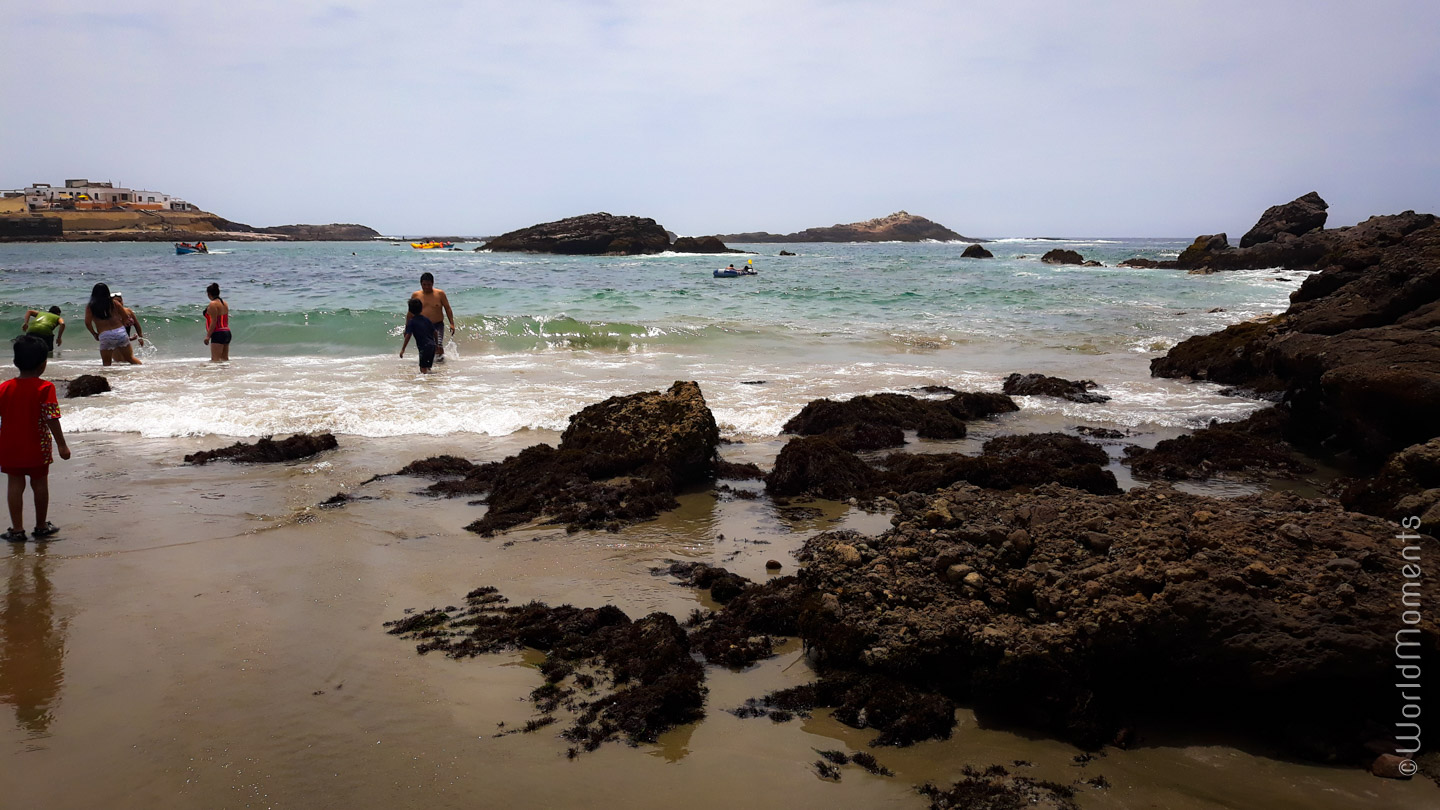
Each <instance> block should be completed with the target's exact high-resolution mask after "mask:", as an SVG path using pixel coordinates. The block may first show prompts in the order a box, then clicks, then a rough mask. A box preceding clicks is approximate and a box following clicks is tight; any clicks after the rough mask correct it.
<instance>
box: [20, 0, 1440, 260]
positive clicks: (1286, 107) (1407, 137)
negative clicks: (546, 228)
mask: <svg viewBox="0 0 1440 810" xmlns="http://www.w3.org/2000/svg"><path fill="white" fill-rule="evenodd" d="M1436 41H1440V6H1437V5H1436V4H1434V3H1423V2H1418V0H1395V1H1394V2H1381V3H1378V4H1366V5H1364V6H1361V5H1358V4H1349V3H1342V2H1305V3H1302V2H1276V3H1269V4H1265V5H1264V6H1263V7H1255V6H1253V5H1252V4H1248V3H1239V2H1218V3H1208V4H1198V3H1195V4H1178V5H1177V4H1163V5H1162V4H1153V3H1143V2H1119V3H1111V4H1106V5H1105V6H1104V7H1103V8H1088V7H1082V6H1071V5H1068V4H1064V5H1062V4H1055V3H1043V2H1028V3H1027V2H1018V3H998V2H986V3H973V4H965V5H964V6H961V5H959V4H949V3H942V2H913V3H906V4H901V5H880V4H869V3H863V2H847V1H846V0H806V1H805V2H797V3H791V4H785V5H784V6H783V7H780V6H773V5H772V4H768V3H760V2H750V0H744V1H742V2H736V3H732V4H728V5H726V6H724V7H703V8H701V7H691V6H687V5H683V4H672V3H664V2H659V1H658V0H654V1H652V0H645V1H644V2H640V1H638V0H617V1H616V2H537V3H532V4H525V5H523V6H518V5H510V4H498V3H469V2H458V1H457V0H449V1H447V2H437V3H433V4H428V5H427V6H426V7H425V8H424V9H423V10H420V9H415V8H409V7H399V6H394V5H393V4H385V3H380V2H377V1H376V0H355V1H354V2H334V3H307V2H295V3H281V2H276V1H275V0H261V2H256V3H250V4H245V6H244V7H243V8H240V7H211V6H199V5H195V6H190V5H186V6H176V5H173V4H168V3H163V4H162V3H160V2H158V0H136V2H132V3H128V4H126V5H125V6H124V7H123V10H121V9H120V8H119V7H116V6H115V5H114V4H112V3H102V2H99V0H57V1H56V2H51V3H47V4H45V5H44V6H43V7H40V6H36V7H20V6H19V5H18V4H9V5H8V6H7V7H5V8H4V9H0V47H4V48H5V49H6V50H7V52H9V53H11V54H15V55H21V54H26V55H27V56H25V57H24V59H23V61H24V62H25V63H26V65H27V69H26V70H25V71H24V72H23V74H22V72H21V71H19V70H15V69H13V67H12V69H11V70H9V71H5V72H0V102H3V104H4V109H5V110H6V112H7V120H8V121H9V122H10V124H11V125H10V126H7V127H5V128H3V129H0V155H4V156H5V160H4V161H3V162H0V188H17V187H21V186H25V185H28V184H30V183H34V182H48V183H53V184H59V183H61V182H63V181H64V180H65V179H66V178H77V177H87V178H90V179H93V180H112V181H115V182H116V183H117V184H124V185H128V186H131V187H137V188H146V189H151V190H158V191H164V192H166V193H169V194H173V195H177V196H180V197H183V198H185V199H187V200H189V201H191V202H193V203H195V204H197V205H199V206H200V207H202V208H204V209H205V210H208V211H211V212H214V213H216V214H219V215H221V216H224V217H227V218H229V219H232V220H236V221H240V222H245V223H248V224H251V225H256V226H269V225H282V224H294V223H311V224H325V223H330V222H354V223H359V224H364V225H369V226H371V227H373V228H375V229H377V230H379V231H381V232H382V233H385V234H395V235H399V234H422V233H433V234H453V235H477V236H479V235H493V234H498V233H502V232H505V231H510V230H514V229H516V228H522V227H525V226H528V225H532V224H535V223H537V222H545V221H551V220H556V219H561V218H564V217H569V216H575V215H578V214H584V213H591V212H596V211H608V212H610V213H613V214H630V215H636V216H645V217H653V218H654V219H656V220H657V221H658V222H660V223H661V224H662V225H664V226H665V227H666V228H668V229H670V230H672V231H674V232H676V233H679V234H682V235H700V234H710V233H737V232H745V231H771V232H774V233H790V232H794V231H798V230H802V229H804V228H809V227H819V226H827V225H832V224H836V223H848V222H856V221H861V220H866V219H871V218H874V217H881V216H885V215H887V214H890V213H893V212H895V211H899V210H902V209H903V210H906V211H909V212H910V213H912V214H916V215H919V216H923V217H926V218H929V219H931V220H934V221H936V222H939V223H940V224H942V225H945V226H947V227H949V228H951V229H952V230H955V231H957V232H959V233H961V234H964V235H966V236H974V237H1007V236H1009V237H1026V236H1060V237H1066V236H1071V237H1080V236H1092V237H1095V236H1110V237H1143V236H1154V237H1174V238H1188V237H1191V236H1194V235H1196V234H1199V233H1213V232H1218V231H1225V232H1227V233H1229V234H1230V235H1231V236H1232V241H1234V240H1238V236H1239V234H1241V233H1243V232H1244V231H1245V230H1246V229H1248V228H1249V227H1250V225H1252V224H1253V223H1254V221H1255V219H1256V218H1257V217H1258V216H1259V215H1260V213H1261V212H1262V211H1264V209H1265V208H1267V207H1269V206H1271V205H1275V204H1278V203H1282V202H1287V201H1289V200H1291V199H1293V198H1295V197H1297V196H1299V195H1301V194H1304V193H1306V192H1309V191H1318V192H1319V193H1320V195H1321V196H1322V197H1324V198H1325V199H1326V201H1327V202H1329V203H1330V206H1331V207H1330V219H1329V223H1328V224H1330V225H1332V226H1338V225H1349V224H1353V223H1355V222H1358V221H1361V220H1364V219H1365V218H1366V217H1368V216H1371V215H1373V214H1387V213H1396V212H1399V211H1402V210H1406V209H1414V210H1419V211H1431V212H1435V211H1440V156H1437V152H1436V147H1435V145H1434V142H1433V135H1434V132H1435V124H1436V121H1440V56H1437V54H1436V49H1435V48H1434V42H1436ZM21 61H22V59H21V58H19V57H18V56H17V58H16V59H14V60H12V62H13V63H14V64H18V63H20V62H21Z"/></svg>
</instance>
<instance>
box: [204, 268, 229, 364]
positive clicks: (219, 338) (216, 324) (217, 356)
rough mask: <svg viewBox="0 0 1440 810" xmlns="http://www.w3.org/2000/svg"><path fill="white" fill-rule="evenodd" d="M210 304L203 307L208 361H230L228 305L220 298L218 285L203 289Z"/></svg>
mask: <svg viewBox="0 0 1440 810" xmlns="http://www.w3.org/2000/svg"><path fill="white" fill-rule="evenodd" d="M205 294H206V295H208V296H210V303H209V304H208V305H206V307H205V345H207V346H209V347H210V361H211V362H212V363H220V362H224V361H226V360H229V359H230V305H229V304H227V303H225V299H224V298H221V297H220V285H219V284H217V283H214V282H211V284H210V286H209V287H206V288H205Z"/></svg>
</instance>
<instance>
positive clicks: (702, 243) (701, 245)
mask: <svg viewBox="0 0 1440 810" xmlns="http://www.w3.org/2000/svg"><path fill="white" fill-rule="evenodd" d="M670 249H671V250H673V251H675V252H676V253H744V252H745V251H743V250H735V249H733V248H728V247H725V243H724V242H722V241H720V239H719V237H715V236H682V237H680V238H679V239H676V240H675V244H674V245H672V246H671V247H670Z"/></svg>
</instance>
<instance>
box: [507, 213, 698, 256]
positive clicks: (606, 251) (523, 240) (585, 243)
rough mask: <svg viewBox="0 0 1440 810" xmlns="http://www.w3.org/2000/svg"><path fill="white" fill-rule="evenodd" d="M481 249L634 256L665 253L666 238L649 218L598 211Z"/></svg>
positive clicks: (512, 235)
mask: <svg viewBox="0 0 1440 810" xmlns="http://www.w3.org/2000/svg"><path fill="white" fill-rule="evenodd" d="M484 247H485V249H486V250H498V251H514V252H522V253H558V254H562V255H566V256H607V255H610V256H634V255H640V254H648V253H663V252H664V251H667V250H669V249H670V237H669V236H668V235H666V233H665V229H664V228H662V227H660V225H659V224H657V223H656V222H655V220H653V219H648V218H641V217H617V216H612V215H610V214H607V213H604V212H601V213H598V214H585V215H584V216H578V217H570V218H569V219H562V220H559V221H556V222H546V223H542V224H540V225H532V226H530V227H529V228H522V229H520V230H518V231H511V232H509V233H507V234H503V235H501V236H497V237H495V238H494V239H491V240H490V241H489V242H486V243H485V245H484Z"/></svg>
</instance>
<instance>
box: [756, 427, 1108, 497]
mask: <svg viewBox="0 0 1440 810" xmlns="http://www.w3.org/2000/svg"><path fill="white" fill-rule="evenodd" d="M1109 460H1110V459H1109V456H1108V455H1107V454H1106V453H1105V451H1104V450H1103V449H1101V448H1100V447H1097V446H1096V445H1093V444H1090V443H1089V442H1086V441H1084V440H1082V439H1078V438H1076V437H1074V436H1066V435H1064V434H1061V433H1035V434H1029V435H1025V436H1001V437H999V438H995V439H991V440H990V441H988V442H986V443H985V444H984V446H983V447H982V449H981V453H980V455H978V456H967V455H963V454H960V453H893V454H891V455H889V456H886V457H885V458H883V459H881V460H880V461H878V462H876V463H875V464H873V465H872V464H868V463H866V462H865V461H864V460H862V459H860V458H859V457H858V456H856V455H855V454H854V453H851V452H849V451H847V450H845V449H843V448H842V447H840V446H838V445H837V444H835V443H834V442H832V441H830V440H829V439H828V438H827V437H826V436H815V437H801V438H798V439H792V440H790V442H788V443H787V444H786V445H785V446H784V447H783V448H781V450H780V455H779V456H777V457H776V459H775V468H774V469H773V470H771V472H770V474H769V475H768V476H767V477H766V479H765V488H766V491H768V492H769V493H770V494H771V495H772V496H776V497H786V496H791V495H809V496H814V497H821V498H829V499H832V500H841V499H845V498H858V499H863V500H871V499H874V498H876V497H880V496H886V495H887V494H889V495H893V494H895V493H902V492H933V491H935V490H937V489H940V488H942V487H947V486H950V485H952V484H954V483H956V482H958V481H965V482H969V483H971V484H974V485H976V486H982V487H986V488H990V489H1017V488H1027V487H1035V486H1040V485H1042V484H1048V483H1062V484H1064V485H1065V486H1070V487H1075V488H1076V489H1083V490H1085V491H1087V492H1095V493H1101V494H1108V493H1114V492H1119V491H1120V489H1119V487H1118V486H1117V485H1116V482H1115V475H1114V474H1113V473H1111V472H1110V471H1108V470H1105V469H1103V467H1104V466H1105V465H1106V464H1108V463H1109Z"/></svg>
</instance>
